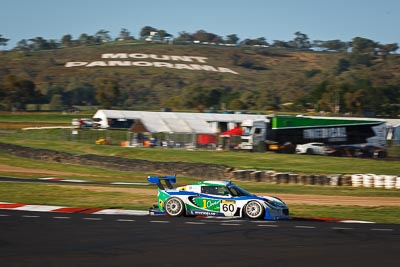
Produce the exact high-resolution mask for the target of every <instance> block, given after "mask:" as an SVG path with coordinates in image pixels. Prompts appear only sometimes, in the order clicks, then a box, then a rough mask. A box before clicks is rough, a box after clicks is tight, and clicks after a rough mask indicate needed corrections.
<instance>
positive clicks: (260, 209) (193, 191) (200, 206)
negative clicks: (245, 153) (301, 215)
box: [148, 176, 289, 220]
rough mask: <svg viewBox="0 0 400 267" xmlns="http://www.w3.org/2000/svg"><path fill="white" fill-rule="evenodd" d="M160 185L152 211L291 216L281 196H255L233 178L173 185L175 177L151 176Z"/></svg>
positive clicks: (212, 214) (274, 217)
mask: <svg viewBox="0 0 400 267" xmlns="http://www.w3.org/2000/svg"><path fill="white" fill-rule="evenodd" d="M148 181H149V182H151V183H153V184H156V185H157V186H158V195H157V198H158V205H157V206H158V207H157V208H156V209H150V214H168V215H169V216H185V215H186V216H222V217H247V218H250V219H265V220H280V219H289V208H288V207H287V206H286V204H285V203H284V202H283V201H282V200H280V199H279V198H276V197H272V196H256V195H253V194H251V193H249V192H247V191H246V190H244V189H243V188H241V187H239V186H237V185H235V184H233V183H232V182H231V181H203V182H198V183H195V184H191V185H185V186H180V187H177V188H174V187H173V186H172V184H174V183H176V177H175V176H165V177H158V176H149V177H148Z"/></svg>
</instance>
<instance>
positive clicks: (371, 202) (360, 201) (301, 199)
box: [57, 185, 400, 207]
mask: <svg viewBox="0 0 400 267" xmlns="http://www.w3.org/2000/svg"><path fill="white" fill-rule="evenodd" d="M57 186H61V187H66V188H79V189H84V190H89V191H93V192H123V193H130V194H132V195H135V194H138V195H142V196H143V195H148V196H156V194H157V190H156V189H154V188H152V189H148V188H117V187H101V186H76V185H57ZM255 194H256V195H259V196H262V195H267V194H266V193H255ZM273 195H274V196H276V197H279V198H281V199H282V200H284V201H285V203H286V204H288V205H291V204H292V205H323V206H334V205H340V206H363V207H379V206H395V207H400V198H399V197H353V196H320V195H296V194H273Z"/></svg>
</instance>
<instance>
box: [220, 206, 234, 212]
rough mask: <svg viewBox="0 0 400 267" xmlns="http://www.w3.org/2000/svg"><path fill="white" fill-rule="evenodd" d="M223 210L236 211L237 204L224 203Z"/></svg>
mask: <svg viewBox="0 0 400 267" xmlns="http://www.w3.org/2000/svg"><path fill="white" fill-rule="evenodd" d="M222 210H223V211H224V212H228V211H230V212H234V211H235V205H233V204H222Z"/></svg>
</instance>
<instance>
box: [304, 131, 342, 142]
mask: <svg viewBox="0 0 400 267" xmlns="http://www.w3.org/2000/svg"><path fill="white" fill-rule="evenodd" d="M303 138H304V139H311V140H314V139H329V141H332V142H333V141H345V140H346V139H347V132H346V128H345V127H334V128H318V129H304V130H303Z"/></svg>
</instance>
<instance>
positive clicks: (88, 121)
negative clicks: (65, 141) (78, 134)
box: [72, 118, 93, 128]
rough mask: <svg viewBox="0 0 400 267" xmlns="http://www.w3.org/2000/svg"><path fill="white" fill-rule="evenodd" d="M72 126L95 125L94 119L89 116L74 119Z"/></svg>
mask: <svg viewBox="0 0 400 267" xmlns="http://www.w3.org/2000/svg"><path fill="white" fill-rule="evenodd" d="M72 126H77V127H80V128H85V127H93V120H92V119H89V118H78V119H72Z"/></svg>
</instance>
